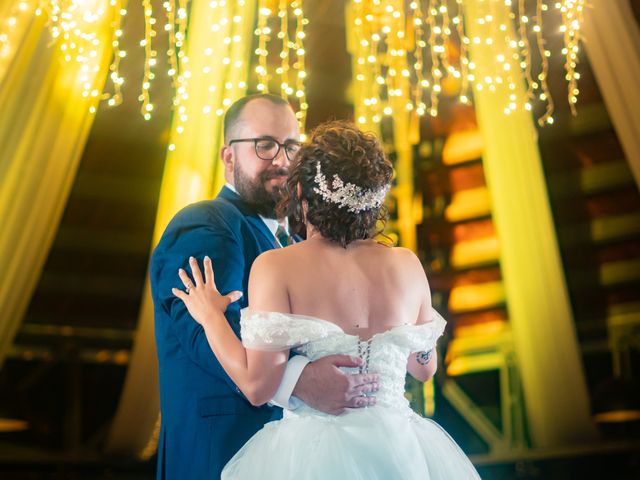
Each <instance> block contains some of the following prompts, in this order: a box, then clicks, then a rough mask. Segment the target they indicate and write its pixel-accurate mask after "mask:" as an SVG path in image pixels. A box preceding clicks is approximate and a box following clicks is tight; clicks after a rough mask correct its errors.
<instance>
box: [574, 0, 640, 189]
mask: <svg viewBox="0 0 640 480" xmlns="http://www.w3.org/2000/svg"><path fill="white" fill-rule="evenodd" d="M582 32H583V35H584V38H585V47H586V49H587V54H588V55H589V61H590V63H591V69H592V70H593V73H594V75H595V77H596V80H597V81H598V85H599V86H600V91H601V92H602V97H603V98H604V102H605V104H606V105H607V110H608V111H609V116H610V117H611V121H612V122H613V125H614V126H615V129H616V133H617V134H618V138H619V139H620V143H621V144H622V148H623V149H624V153H625V154H626V157H627V161H628V162H629V166H630V167H631V171H632V173H633V176H634V178H635V180H636V185H638V187H640V90H638V85H640V27H639V26H638V22H637V21H636V17H635V16H634V14H633V11H632V9H631V4H630V2H611V1H609V0H590V1H589V8H587V9H586V11H585V21H584V27H583V30H582Z"/></svg>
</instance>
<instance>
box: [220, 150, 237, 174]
mask: <svg viewBox="0 0 640 480" xmlns="http://www.w3.org/2000/svg"><path fill="white" fill-rule="evenodd" d="M220 158H221V159H222V163H223V164H224V170H225V172H226V173H229V174H233V169H234V167H235V152H234V151H233V147H231V146H230V145H223V146H222V148H221V149H220Z"/></svg>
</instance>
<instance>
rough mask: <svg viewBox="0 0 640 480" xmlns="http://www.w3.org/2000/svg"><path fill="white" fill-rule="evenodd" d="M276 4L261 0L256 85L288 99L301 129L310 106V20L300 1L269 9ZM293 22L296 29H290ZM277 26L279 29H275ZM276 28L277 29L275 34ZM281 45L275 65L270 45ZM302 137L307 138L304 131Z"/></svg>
mask: <svg viewBox="0 0 640 480" xmlns="http://www.w3.org/2000/svg"><path fill="white" fill-rule="evenodd" d="M273 3H274V2H269V1H268V0H260V1H259V2H258V24H257V27H256V29H255V32H254V33H255V35H256V37H258V46H257V48H256V50H255V54H256V55H257V57H258V64H257V65H256V67H255V72H256V76H257V85H256V88H257V90H258V91H259V92H264V93H267V92H269V91H270V90H272V89H273V90H275V91H278V92H279V93H280V95H281V96H282V97H283V98H285V99H287V100H288V101H289V102H290V103H291V104H292V105H293V107H294V109H295V110H296V118H297V119H298V123H299V125H300V130H301V131H303V130H304V125H305V122H306V117H307V110H308V108H309V105H308V104H307V100H306V92H305V80H306V78H307V72H306V70H305V55H306V51H305V48H304V39H305V37H306V33H305V26H306V25H307V24H308V23H309V21H308V19H307V18H305V16H304V11H303V9H302V2H301V1H299V0H293V1H290V0H279V1H278V5H277V11H275V10H274V9H272V8H270V5H271V4H273ZM292 24H293V25H294V26H295V29H292V28H291V25H292ZM276 26H277V27H278V28H277V29H276V28H274V27H276ZM292 30H293V31H292ZM274 31H277V33H276V34H275V35H274V34H273V32H274ZM274 37H275V39H274ZM273 44H275V45H273ZM278 44H279V45H280V51H279V52H278V57H277V60H275V61H274V62H272V63H273V64H276V65H277V66H276V67H275V68H273V67H272V66H271V64H270V62H269V57H270V55H275V52H276V51H275V50H271V51H270V49H269V47H270V46H276V45H278ZM276 82H277V83H276ZM302 137H303V139H304V134H303V135H302Z"/></svg>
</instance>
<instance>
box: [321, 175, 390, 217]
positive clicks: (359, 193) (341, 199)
mask: <svg viewBox="0 0 640 480" xmlns="http://www.w3.org/2000/svg"><path fill="white" fill-rule="evenodd" d="M314 181H315V183H316V185H317V187H313V191H314V192H315V193H317V194H319V195H321V196H322V198H323V199H324V200H325V201H326V202H331V203H335V204H336V205H338V208H342V207H346V208H347V209H348V210H349V211H350V212H353V213H359V212H361V211H362V210H370V209H372V208H378V207H379V206H380V205H382V202H384V197H385V196H386V195H387V191H388V190H389V185H386V186H384V187H382V188H379V189H378V190H364V189H363V188H362V187H359V186H358V185H354V184H353V183H349V182H347V183H346V184H345V183H344V182H343V181H342V179H341V178H340V177H339V176H338V175H337V174H335V175H334V176H333V182H332V183H331V189H330V188H329V184H328V183H327V179H326V177H325V176H324V174H323V173H322V169H321V167H320V162H317V163H316V176H315V178H314Z"/></svg>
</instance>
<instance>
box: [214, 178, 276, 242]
mask: <svg viewBox="0 0 640 480" xmlns="http://www.w3.org/2000/svg"><path fill="white" fill-rule="evenodd" d="M218 198H222V199H223V200H226V201H227V202H229V203H231V204H232V205H233V206H234V207H236V208H237V209H238V210H239V211H240V213H242V215H243V216H244V218H245V220H246V221H247V223H249V224H250V225H251V226H252V227H253V228H254V229H255V230H256V231H258V232H259V233H260V234H261V236H262V237H263V239H264V240H266V241H267V242H268V244H269V245H271V246H272V248H280V245H279V244H278V241H277V240H276V238H275V236H274V235H273V233H271V230H269V227H267V225H266V223H264V222H263V221H262V219H261V218H260V215H258V214H257V213H255V212H253V211H252V210H251V208H249V206H248V205H247V204H246V203H244V202H243V201H242V198H240V195H238V194H237V193H236V192H234V191H233V190H231V189H230V188H227V187H226V186H224V187H222V190H220V193H218Z"/></svg>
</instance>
